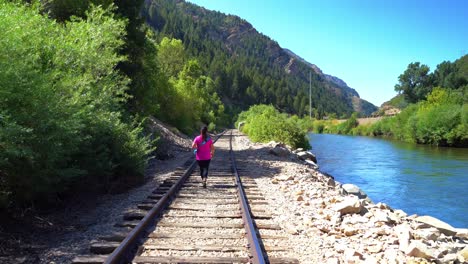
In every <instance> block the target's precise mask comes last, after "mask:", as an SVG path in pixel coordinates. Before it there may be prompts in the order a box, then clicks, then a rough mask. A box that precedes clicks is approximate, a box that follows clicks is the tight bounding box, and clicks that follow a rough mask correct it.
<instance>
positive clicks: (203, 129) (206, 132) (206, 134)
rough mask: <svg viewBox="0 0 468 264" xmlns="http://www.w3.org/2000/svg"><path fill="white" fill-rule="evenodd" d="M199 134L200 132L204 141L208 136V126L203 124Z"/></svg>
mask: <svg viewBox="0 0 468 264" xmlns="http://www.w3.org/2000/svg"><path fill="white" fill-rule="evenodd" d="M200 134H201V135H202V137H203V141H206V139H207V138H208V127H207V126H203V127H202V128H201V131H200Z"/></svg>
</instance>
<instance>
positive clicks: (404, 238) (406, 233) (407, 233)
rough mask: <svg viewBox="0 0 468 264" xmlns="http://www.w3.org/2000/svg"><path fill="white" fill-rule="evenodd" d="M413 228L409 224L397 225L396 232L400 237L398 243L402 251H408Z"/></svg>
mask: <svg viewBox="0 0 468 264" xmlns="http://www.w3.org/2000/svg"><path fill="white" fill-rule="evenodd" d="M411 231H412V230H411V228H410V227H409V226H408V225H407V224H402V225H398V226H396V227H395V233H396V236H397V237H398V244H399V245H400V246H399V248H400V250H401V251H406V249H407V248H408V245H409V241H410V239H411V238H412V235H411Z"/></svg>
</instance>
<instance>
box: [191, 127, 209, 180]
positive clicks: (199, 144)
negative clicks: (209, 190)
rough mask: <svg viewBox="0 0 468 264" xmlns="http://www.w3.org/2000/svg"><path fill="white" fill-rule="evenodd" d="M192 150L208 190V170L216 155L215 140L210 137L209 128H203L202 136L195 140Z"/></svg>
mask: <svg viewBox="0 0 468 264" xmlns="http://www.w3.org/2000/svg"><path fill="white" fill-rule="evenodd" d="M192 149H194V151H195V155H196V156H195V157H196V159H197V162H198V166H200V176H201V178H202V182H203V188H206V179H207V178H208V168H209V167H210V161H211V159H212V158H213V155H214V145H213V140H212V139H211V138H210V137H209V136H208V128H207V127H206V126H204V127H202V129H201V131H200V135H199V136H197V137H196V138H195V139H194V140H193V144H192Z"/></svg>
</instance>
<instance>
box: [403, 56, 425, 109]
mask: <svg viewBox="0 0 468 264" xmlns="http://www.w3.org/2000/svg"><path fill="white" fill-rule="evenodd" d="M430 81H431V80H430V75H429V67H428V66H427V65H424V64H422V65H421V64H420V63H419V62H415V63H410V64H409V65H408V68H407V69H406V70H405V72H404V73H403V74H401V75H400V76H399V77H398V84H397V85H395V91H397V92H401V93H403V94H404V95H405V98H406V99H407V100H408V102H410V103H415V102H418V101H419V100H422V99H424V98H425V96H426V94H427V93H428V92H430V90H431V87H430Z"/></svg>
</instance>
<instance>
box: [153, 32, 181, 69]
mask: <svg viewBox="0 0 468 264" xmlns="http://www.w3.org/2000/svg"><path fill="white" fill-rule="evenodd" d="M157 58H158V62H159V65H160V67H161V69H162V71H163V72H164V73H165V74H166V75H167V76H168V77H176V76H177V74H179V72H180V71H181V70H182V69H183V67H184V65H185V50H184V45H183V44H182V41H181V40H179V39H170V38H167V37H164V38H163V39H162V40H161V43H160V44H159V45H158V55H157Z"/></svg>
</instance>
